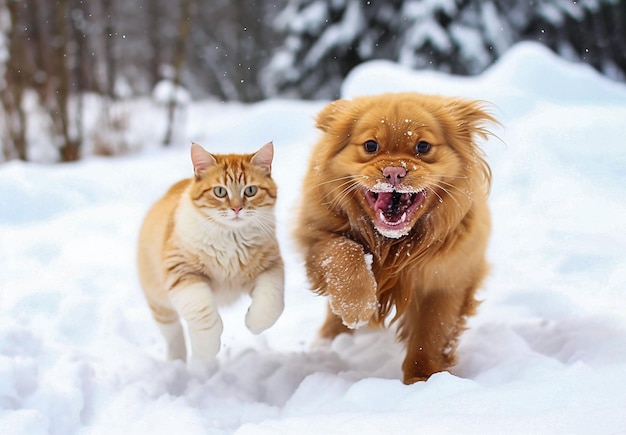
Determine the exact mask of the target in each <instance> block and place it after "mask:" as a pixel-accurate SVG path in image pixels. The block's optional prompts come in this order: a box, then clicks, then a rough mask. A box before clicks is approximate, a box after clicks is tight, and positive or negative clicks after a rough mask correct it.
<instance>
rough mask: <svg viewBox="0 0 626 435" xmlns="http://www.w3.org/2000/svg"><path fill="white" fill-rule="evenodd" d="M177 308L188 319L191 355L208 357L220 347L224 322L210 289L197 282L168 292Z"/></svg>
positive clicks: (210, 358) (205, 359) (209, 358)
mask: <svg viewBox="0 0 626 435" xmlns="http://www.w3.org/2000/svg"><path fill="white" fill-rule="evenodd" d="M170 300H171V301H172V305H174V307H175V308H176V311H178V313H179V314H180V315H181V316H182V317H183V319H185V321H186V322H187V330H188V333H189V345H190V347H191V357H192V358H194V359H198V360H201V361H210V360H212V359H214V358H215V357H216V356H217V353H218V352H219V350H220V346H221V340H220V337H221V335H222V331H223V330H224V326H223V324H222V319H221V318H220V315H219V313H218V312H217V305H216V303H215V299H214V296H213V293H212V292H211V289H210V288H209V286H208V285H206V284H205V283H202V282H199V283H194V284H191V285H188V286H186V287H183V288H179V289H176V290H175V291H172V292H170Z"/></svg>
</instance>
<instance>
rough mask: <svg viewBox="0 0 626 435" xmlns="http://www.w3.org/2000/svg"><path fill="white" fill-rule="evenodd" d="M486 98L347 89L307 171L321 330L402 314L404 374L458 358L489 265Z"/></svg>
mask: <svg viewBox="0 0 626 435" xmlns="http://www.w3.org/2000/svg"><path fill="white" fill-rule="evenodd" d="M486 106H487V104H486V103H484V102H479V101H472V100H464V99H460V98H451V97H442V96H438V95H425V94H419V93H388V94H382V95H376V96H364V97H357V98H354V99H352V100H338V101H335V102H332V103H330V104H328V105H327V106H325V107H324V108H323V109H322V110H321V112H320V113H319V114H318V116H317V119H316V127H317V128H318V129H319V130H321V132H322V135H321V138H320V139H319V141H318V142H317V144H316V145H315V146H314V147H313V149H312V156H311V158H310V162H309V167H308V170H307V172H306V174H305V176H304V179H303V193H302V196H301V201H302V202H301V205H300V208H299V211H298V217H297V223H296V229H295V234H294V235H295V241H296V244H297V246H298V249H299V250H300V251H301V253H302V255H303V257H304V260H305V267H306V272H307V277H308V280H309V282H310V284H311V285H312V290H313V291H314V292H316V293H318V294H320V295H325V296H327V297H328V312H327V317H326V320H325V322H324V324H323V325H322V327H321V330H320V333H319V334H320V336H321V337H322V338H323V339H331V340H332V339H333V338H334V337H336V336H337V335H338V334H340V333H343V332H351V331H352V330H353V329H356V328H359V327H361V326H364V325H368V324H369V325H371V326H389V325H391V324H394V323H396V322H397V336H398V339H399V340H400V341H401V342H402V343H403V344H404V346H405V348H406V355H405V358H404V361H403V363H402V372H403V382H404V383H405V384H411V383H414V382H417V381H422V380H426V379H428V377H429V376H430V375H432V374H433V373H436V372H440V371H444V370H448V369H449V368H450V367H451V366H453V365H454V363H455V352H456V347H457V342H458V339H459V336H460V334H461V333H462V332H463V331H464V330H465V329H466V318H467V317H468V316H470V315H473V314H475V311H476V308H477V306H478V301H477V300H476V298H475V294H476V291H477V290H478V288H479V287H480V285H481V283H482V282H483V280H484V278H485V276H486V274H487V273H488V263H487V260H486V255H485V251H486V249H487V243H488V239H489V234H490V228H491V223H490V214H489V208H488V204H487V199H488V195H489V190H490V185H491V170H490V167H489V166H488V164H487V162H486V161H485V158H484V153H483V151H482V150H481V148H480V147H479V144H478V141H479V140H480V139H482V140H486V139H487V138H488V136H490V135H491V134H492V133H491V132H490V131H489V130H488V129H487V127H488V126H489V125H491V124H498V121H497V120H496V119H495V118H494V117H493V116H492V115H490V114H489V113H488V112H487V111H486V109H485V107H486Z"/></svg>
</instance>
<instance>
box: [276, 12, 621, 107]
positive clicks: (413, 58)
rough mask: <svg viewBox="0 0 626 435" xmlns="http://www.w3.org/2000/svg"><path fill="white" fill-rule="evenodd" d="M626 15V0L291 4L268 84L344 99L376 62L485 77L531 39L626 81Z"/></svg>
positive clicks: (282, 21)
mask: <svg viewBox="0 0 626 435" xmlns="http://www.w3.org/2000/svg"><path fill="white" fill-rule="evenodd" d="M625 17H626V7H625V5H624V1H623V0H621V1H620V0H578V1H572V0H531V1H524V2H519V1H515V0H490V1H484V0H390V1H380V0H371V1H359V0H290V1H289V3H288V4H287V6H286V8H285V9H284V10H283V12H282V13H281V15H280V16H279V17H278V20H277V22H276V26H277V30H279V31H281V32H282V33H283V34H284V35H285V43H284V45H283V46H282V47H281V48H280V49H279V50H278V51H277V52H276V53H275V55H274V57H273V59H272V61H271V62H270V64H269V66H268V69H267V70H266V72H265V85H266V88H267V92H268V93H269V94H292V95H298V96H303V97H306V98H312V97H316V98H336V97H338V92H339V88H340V84H341V81H342V79H343V78H344V77H345V75H346V74H347V73H348V72H349V71H350V70H351V69H352V68H353V67H354V66H356V65H358V64H359V63H361V62H363V61H365V60H368V59H391V60H394V61H397V62H399V63H401V64H403V65H407V66H409V67H411V68H415V69H437V70H440V71H445V72H449V73H455V74H477V73H480V72H481V71H483V70H484V69H485V68H486V67H488V66H489V65H491V64H492V63H493V62H494V61H495V60H496V59H497V58H498V57H500V56H501V55H502V54H503V53H504V52H505V51H506V50H507V49H508V48H509V47H510V46H511V45H513V44H514V43H516V42H518V41H522V40H534V41H538V42H541V43H543V44H545V45H547V46H549V47H551V48H552V49H554V50H555V51H557V52H558V53H560V54H561V55H563V56H565V57H567V58H570V59H580V60H583V61H586V62H589V63H591V64H592V65H593V66H594V67H596V68H598V69H599V70H601V71H603V72H604V73H606V74H608V75H610V76H612V77H613V78H616V79H624V72H625V71H626V57H625V56H626V54H625V53H626V51H625V50H624V45H625V44H626V42H625V41H626V34H625V30H624V28H625V25H626V21H625Z"/></svg>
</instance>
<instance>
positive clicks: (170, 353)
mask: <svg viewBox="0 0 626 435" xmlns="http://www.w3.org/2000/svg"><path fill="white" fill-rule="evenodd" d="M157 325H158V326H159V329H160V330H161V333H162V334H163V337H165V343H166V346H167V359H169V360H170V361H173V360H176V359H180V360H183V361H185V359H187V348H186V347H185V335H184V333H183V327H182V325H181V324H180V322H178V321H176V322H172V323H160V322H157Z"/></svg>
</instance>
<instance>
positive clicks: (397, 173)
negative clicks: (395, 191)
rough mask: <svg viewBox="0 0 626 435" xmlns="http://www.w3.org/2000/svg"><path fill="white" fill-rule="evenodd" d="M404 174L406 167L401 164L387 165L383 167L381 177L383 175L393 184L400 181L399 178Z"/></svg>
mask: <svg viewBox="0 0 626 435" xmlns="http://www.w3.org/2000/svg"><path fill="white" fill-rule="evenodd" d="M405 176H406V169H404V168H403V167H402V166H387V167H386V168H385V169H383V177H385V178H386V179H387V180H389V182H390V183H391V184H393V185H396V184H397V183H399V182H400V179H401V178H404V177H405Z"/></svg>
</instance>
